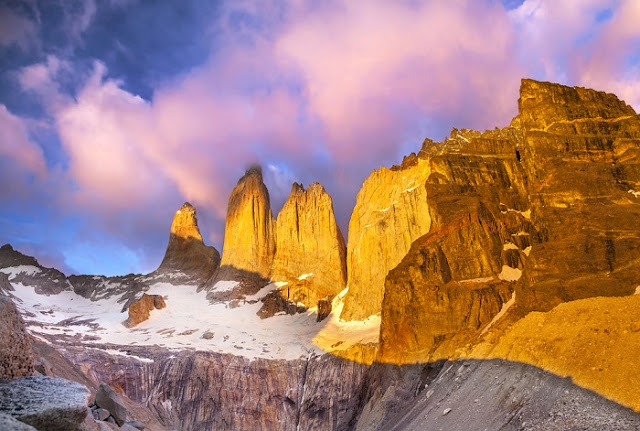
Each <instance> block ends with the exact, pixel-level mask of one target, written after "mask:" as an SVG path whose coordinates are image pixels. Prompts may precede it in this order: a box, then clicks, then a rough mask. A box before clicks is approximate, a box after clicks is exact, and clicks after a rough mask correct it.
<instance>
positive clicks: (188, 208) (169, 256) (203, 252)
mask: <svg viewBox="0 0 640 431" xmlns="http://www.w3.org/2000/svg"><path fill="white" fill-rule="evenodd" d="M219 264H220V253H219V252H218V250H216V249H215V248H214V247H209V246H207V245H205V244H204V241H203V240H202V235H201V234H200V229H199V228H198V217H197V215H196V209H195V207H194V206H193V205H191V204H190V203H189V202H185V203H184V204H183V205H182V206H181V207H180V209H179V210H178V211H176V213H175V215H174V216H173V222H172V223H171V231H170V234H169V244H168V246H167V251H166V252H165V255H164V259H162V263H161V264H160V266H159V267H158V270H157V271H159V272H162V271H181V272H184V273H185V274H187V275H189V276H197V277H203V278H204V279H206V278H209V277H211V276H212V275H213V273H214V272H215V271H216V270H217V269H218V266H219Z"/></svg>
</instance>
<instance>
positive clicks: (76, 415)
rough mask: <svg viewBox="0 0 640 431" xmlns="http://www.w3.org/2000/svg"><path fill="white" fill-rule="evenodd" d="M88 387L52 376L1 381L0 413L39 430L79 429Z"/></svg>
mask: <svg viewBox="0 0 640 431" xmlns="http://www.w3.org/2000/svg"><path fill="white" fill-rule="evenodd" d="M88 400H89V390H88V389H87V388H86V387H84V386H83V385H81V384H80V383H76V382H72V381H69V380H65V379H57V378H51V377H44V376H37V377H22V378H19V379H15V380H11V381H8V382H6V383H0V413H5V414H8V415H10V416H12V417H14V418H15V419H17V420H19V421H20V422H24V423H26V424H29V425H31V426H33V427H34V428H36V429H39V430H47V431H76V430H80V429H81V426H82V423H83V421H84V420H85V418H86V417H87V413H88V411H89V408H88V407H87V401H88Z"/></svg>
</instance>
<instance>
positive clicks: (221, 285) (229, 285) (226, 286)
mask: <svg viewBox="0 0 640 431" xmlns="http://www.w3.org/2000/svg"><path fill="white" fill-rule="evenodd" d="M238 284H240V283H238V282H237V281H232V280H220V281H218V282H217V283H216V284H214V285H213V289H212V290H213V291H215V292H229V291H231V290H233V289H235V288H236V286H237V285H238Z"/></svg>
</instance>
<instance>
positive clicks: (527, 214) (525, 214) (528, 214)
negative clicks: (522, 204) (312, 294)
mask: <svg viewBox="0 0 640 431" xmlns="http://www.w3.org/2000/svg"><path fill="white" fill-rule="evenodd" d="M500 204H501V205H504V204H503V203H500ZM504 206H506V205H504ZM500 212H501V213H502V214H506V213H510V212H511V213H516V214H520V215H521V216H522V217H524V218H525V219H527V220H531V209H528V210H526V211H518V210H516V209H513V208H507V209H506V210H504V211H500Z"/></svg>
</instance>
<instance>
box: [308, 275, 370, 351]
mask: <svg viewBox="0 0 640 431" xmlns="http://www.w3.org/2000/svg"><path fill="white" fill-rule="evenodd" d="M348 290H349V288H348V287H347V288H346V289H344V290H343V291H342V292H340V293H339V294H338V295H337V296H336V297H335V298H334V300H333V302H332V305H331V307H332V308H331V310H332V311H331V314H330V315H329V317H327V318H326V319H325V320H324V321H323V322H321V323H324V326H323V327H322V329H321V330H320V331H319V332H318V333H317V334H316V335H315V337H314V338H313V343H314V344H315V345H316V346H317V347H319V348H320V349H322V350H324V351H326V352H331V351H336V350H347V349H348V348H350V347H352V346H353V345H355V344H367V343H378V341H379V338H380V322H381V317H380V314H374V315H371V316H369V317H367V318H366V319H364V320H352V321H348V322H347V321H344V320H342V319H340V314H341V313H342V309H343V307H344V297H345V295H346V294H347V291H348ZM325 322H326V323H325Z"/></svg>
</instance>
